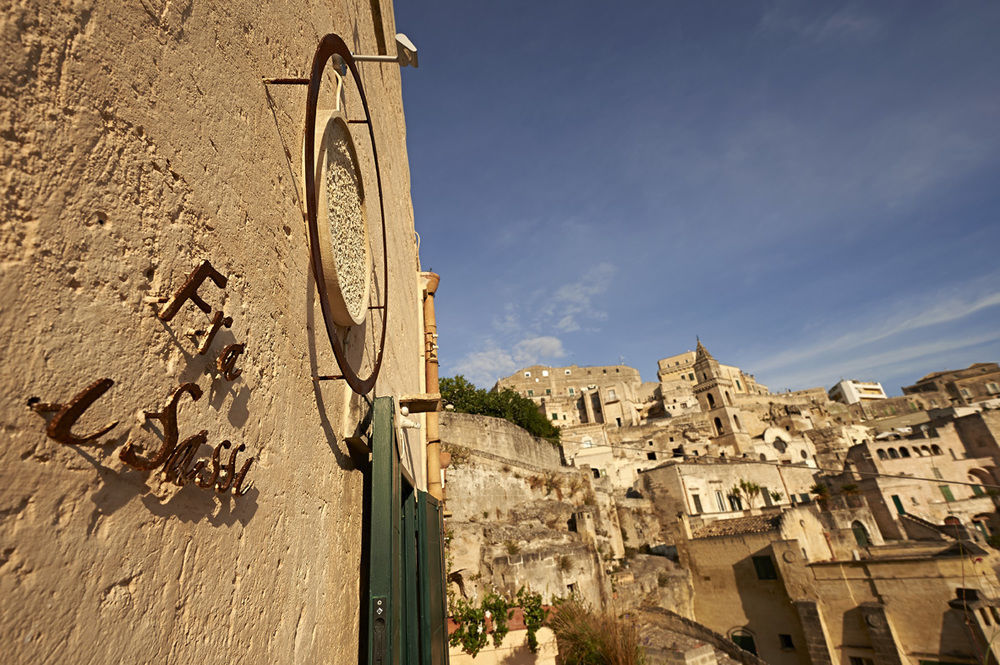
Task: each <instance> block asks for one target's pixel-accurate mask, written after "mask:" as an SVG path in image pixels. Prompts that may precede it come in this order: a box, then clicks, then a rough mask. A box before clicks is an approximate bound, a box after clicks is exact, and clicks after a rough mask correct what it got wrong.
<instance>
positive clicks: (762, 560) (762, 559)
mask: <svg viewBox="0 0 1000 665" xmlns="http://www.w3.org/2000/svg"><path fill="white" fill-rule="evenodd" d="M753 567H754V569H755V570H756V571H757V579H758V580H776V579H778V571H777V570H776V569H775V567H774V561H772V560H771V555H770V554H764V555H763V556H755V557H753Z"/></svg>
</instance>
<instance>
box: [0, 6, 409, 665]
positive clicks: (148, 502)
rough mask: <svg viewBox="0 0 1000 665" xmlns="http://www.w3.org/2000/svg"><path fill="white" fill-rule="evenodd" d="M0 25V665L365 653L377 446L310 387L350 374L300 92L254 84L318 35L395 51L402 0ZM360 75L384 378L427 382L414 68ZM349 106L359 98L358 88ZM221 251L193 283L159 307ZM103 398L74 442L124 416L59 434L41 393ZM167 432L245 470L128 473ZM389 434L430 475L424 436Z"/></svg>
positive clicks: (182, 9)
mask: <svg viewBox="0 0 1000 665" xmlns="http://www.w3.org/2000/svg"><path fill="white" fill-rule="evenodd" d="M0 20H2V23H3V24H4V25H5V30H4V31H3V34H2V38H0V39H2V43H3V48H2V49H0V61H2V62H3V67H2V68H0V72H2V73H0V124H2V126H3V130H2V132H0V146H2V147H0V163H2V172H3V185H2V186H0V187H2V189H3V190H4V195H3V197H2V202H0V207H2V214H0V228H2V232H0V238H2V241H0V290H2V292H3V293H4V294H5V295H4V304H3V308H2V312H0V339H2V342H0V344H2V346H3V351H2V353H0V357H2V358H3V366H2V376H3V379H4V382H5V386H6V389H5V390H4V392H3V397H2V400H0V419H2V422H3V430H4V432H5V444H4V446H3V447H2V450H0V476H2V477H3V478H4V479H5V482H4V483H2V486H0V553H2V556H0V597H2V598H3V608H4V609H3V612H0V650H2V652H3V654H4V657H3V660H4V662H6V663H42V662H56V661H64V662H65V661H76V660H79V661H80V662H83V661H86V662H95V663H110V662H121V663H132V662H134V663H147V662H201V663H231V662H234V661H239V662H246V663H274V662H328V661H337V662H357V659H358V645H359V631H360V630H361V628H360V617H361V614H362V612H363V608H362V607H361V606H360V601H359V595H360V594H359V585H360V583H361V579H360V578H361V574H360V570H361V559H362V531H363V487H364V473H365V472H364V468H365V465H366V464H367V462H366V460H364V459H360V458H356V457H355V456H352V448H351V446H350V445H349V444H348V440H349V439H351V438H352V437H355V436H356V435H357V434H358V431H357V428H358V425H359V423H360V422H361V421H362V419H363V417H364V415H365V413H366V410H367V405H366V403H365V402H364V400H363V399H362V398H361V397H360V396H359V395H355V394H354V393H353V392H352V391H351V390H350V389H349V388H348V387H347V385H346V384H345V382H344V381H338V380H317V377H320V376H323V375H336V374H339V372H338V363H337V361H336V359H335V357H334V354H333V352H332V351H331V346H330V342H329V340H328V339H327V337H326V331H325V330H324V327H323V314H322V312H321V311H320V306H319V302H318V298H317V285H316V282H315V280H314V277H313V273H312V271H311V269H310V248H309V243H308V239H307V229H306V225H305V223H304V217H303V206H304V200H303V197H304V192H303V185H302V178H303V173H302V161H303V160H302V153H303V146H302V137H303V120H304V117H305V112H306V111H305V102H306V91H305V88H304V87H302V86H270V87H266V86H265V85H264V84H263V83H262V78H264V77H300V76H308V75H309V71H310V63H311V62H312V59H313V55H314V52H315V51H316V48H317V44H318V43H319V41H320V39H321V38H322V37H323V36H324V35H325V34H327V33H338V34H340V35H342V36H343V37H344V39H346V40H347V41H348V42H349V43H350V45H351V48H352V49H354V50H355V51H356V52H366V53H375V54H377V53H380V52H381V53H388V52H391V50H392V49H394V45H393V35H394V34H395V32H396V29H395V26H394V18H393V7H392V4H391V2H388V1H386V0H373V1H372V2H371V3H364V4H363V5H358V4H355V3H348V2H341V1H337V0H334V1H331V2H326V3H319V4H316V3H312V4H309V3H307V4H302V3H288V4H286V3H259V2H246V1H242V0H234V1H233V2H227V3H215V4H211V3H197V2H194V3H193V2H190V1H189V0H185V1H182V2H164V1H162V0H152V1H151V2H143V3H119V2H106V1H101V0H84V1H83V2H77V3H50V2H36V1H29V2H22V3H15V4H13V5H11V4H7V5H5V6H4V8H2V9H0ZM359 67H360V70H361V76H362V79H363V83H364V85H365V86H366V87H365V94H366V95H367V101H368V106H369V108H370V110H371V114H372V123H373V125H374V127H375V137H376V141H377V150H378V159H379V163H380V170H381V186H382V197H383V202H384V207H385V215H386V242H385V248H384V250H383V246H382V243H381V227H380V226H379V217H378V214H377V212H378V207H379V206H378V200H377V194H376V192H377V189H376V187H375V186H374V184H373V183H374V182H375V179H376V176H375V172H374V162H373V159H372V157H373V155H372V149H371V147H370V146H369V144H368V143H367V141H368V134H367V129H365V126H364V125H351V131H352V133H353V137H354V143H355V144H356V146H357V151H358V155H357V161H358V164H359V168H360V173H358V174H357V176H358V177H359V178H360V181H361V182H363V183H364V186H365V190H366V197H367V200H366V201H365V202H364V205H365V206H366V207H367V209H368V213H367V214H368V216H367V222H366V223H367V227H366V228H367V229H368V234H369V237H370V238H371V246H372V253H373V259H374V261H375V262H376V265H378V262H379V261H380V260H381V257H382V256H383V254H385V253H387V255H388V282H389V284H388V286H389V289H388V291H389V293H390V294H391V296H390V299H389V300H388V307H389V310H388V323H387V332H386V343H385V353H384V357H383V359H382V366H381V372H380V373H379V375H378V379H377V383H376V385H375V391H376V392H377V394H378V395H387V396H396V397H399V396H402V395H413V394H420V393H423V392H424V383H423V382H424V344H423V336H424V331H423V321H422V311H421V299H422V296H423V293H422V282H421V279H420V275H419V257H418V256H417V246H416V242H415V237H414V220H413V213H412V209H411V204H410V183H409V169H408V163H407V155H406V146H405V126H404V117H403V108H402V102H401V91H400V76H401V73H400V69H399V67H398V66H397V65H395V64H384V63H383V64H379V63H365V64H359ZM327 72H328V73H329V72H332V67H331V68H328V69H327ZM328 84H329V80H328ZM328 84H324V85H323V87H322V88H321V90H320V94H321V103H332V100H334V99H335V95H336V91H335V90H334V88H333V87H332V84H329V85H328ZM345 98H346V104H347V108H348V110H349V111H350V112H351V113H359V114H361V111H360V107H359V98H358V94H357V92H356V90H355V89H354V88H353V87H351V86H350V85H348V87H347V90H346V92H345ZM324 99H325V100H327V101H326V102H323V101H322V100H324ZM361 115H363V114H361ZM351 117H357V116H351ZM355 184H356V183H355ZM341 186H342V185H341V184H337V185H336V187H341ZM343 187H348V188H350V187H352V185H351V184H349V183H348V184H344V185H343ZM337 191H340V190H339V189H338V190H337ZM344 191H345V192H346V193H347V194H351V195H352V196H357V192H355V191H353V190H350V191H349V190H344ZM206 261H208V262H209V263H210V266H211V267H212V268H213V269H214V271H215V272H213V273H212V274H211V275H209V276H208V277H209V278H208V279H206V280H205V281H203V282H202V283H201V285H200V287H199V288H198V291H197V295H198V297H199V298H200V300H196V299H189V300H188V301H186V302H182V303H181V305H182V306H181V307H180V308H179V310H178V311H177V312H176V316H174V317H173V318H172V319H171V320H169V321H166V320H164V318H165V317H163V316H160V314H162V313H163V308H164V307H165V306H166V303H164V301H168V300H169V299H170V297H171V296H172V295H173V294H175V293H176V292H177V291H178V290H179V289H180V288H181V286H182V285H183V284H184V283H185V280H187V279H188V277H189V276H190V275H192V274H193V273H194V272H195V271H196V270H197V269H199V267H200V266H203V265H204V262H206ZM206 274H207V273H206ZM363 277H364V276H363ZM378 279H379V280H382V276H381V273H379V277H378ZM384 286H385V284H384V282H380V287H379V288H381V287H384ZM373 288H375V287H373ZM377 290H378V289H376V291H377ZM381 292H384V289H383V291H381ZM199 309H201V311H199ZM203 312H206V313H203ZM220 312H221V315H219V316H218V317H217V319H215V318H213V316H214V315H215V314H216V313H220ZM375 316H376V314H375V313H372V314H370V315H368V318H367V319H366V323H365V325H364V327H365V331H363V332H362V331H360V329H359V332H357V333H354V334H355V335H356V337H355V338H351V339H350V340H347V341H345V344H346V345H347V347H348V351H347V355H348V357H349V358H350V360H351V361H352V362H354V363H357V364H358V366H359V367H362V366H364V365H365V363H369V368H370V366H371V363H373V357H372V352H373V349H374V347H373V346H371V345H369V344H367V343H366V342H365V339H367V338H368V337H370V336H372V335H374V334H375V333H376V332H377V325H378V320H377V319H375V318H372V317H375ZM213 337H214V339H213ZM203 347H204V353H202V352H201V351H202V348H203ZM224 352H225V355H220V354H223V353H224ZM185 384H189V385H191V386H194V387H193V388H186V389H184V390H182V391H181V392H175V391H177V390H178V388H179V386H184V385H185ZM88 386H90V389H91V392H89V393H86V391H85V389H87V388H88ZM101 390H103V392H101V393H100V394H99V395H97V397H99V398H98V399H96V400H95V401H93V403H92V404H91V405H90V406H89V408H86V409H85V411H86V412H85V413H84V414H83V416H82V417H81V418H80V419H79V422H78V423H76V424H75V426H74V427H73V428H72V430H71V431H70V434H73V435H75V436H77V437H83V436H84V435H88V434H92V433H94V432H95V431H100V430H102V429H104V428H105V425H106V424H110V423H117V424H116V425H115V426H114V427H113V428H111V429H110V431H108V432H106V433H105V434H103V435H101V436H98V437H96V438H94V439H92V440H86V441H78V440H74V439H69V438H67V437H65V436H63V435H62V434H58V433H57V435H58V436H61V437H62V438H63V439H64V440H65V441H69V442H70V443H69V444H68V445H67V444H65V442H63V443H61V442H57V441H56V440H54V439H53V438H52V437H50V436H47V429H50V431H51V428H52V423H53V420H54V419H55V418H56V417H59V415H58V414H62V416H61V417H62V418H63V420H64V421H66V420H71V419H72V418H74V417H75V414H74V413H67V412H65V410H62V411H56V410H52V409H49V410H47V409H46V407H48V406H49V405H57V406H66V405H70V404H73V403H74V402H72V400H73V398H74V396H76V395H79V394H85V393H86V394H88V395H90V396H91V397H93V396H95V393H96V392H99V391H101ZM171 395H177V396H178V399H177V400H175V401H174V402H173V403H174V404H175V405H176V418H172V417H169V416H168V415H165V414H166V413H167V412H168V411H170V406H169V405H170V404H171V400H170V397H171ZM75 403H76V404H78V405H81V406H85V405H82V404H81V403H80V402H75ZM165 405H167V407H168V408H166V409H165V408H164V407H165ZM29 407H34V408H29ZM156 417H159V418H160V420H159V421H157V420H156ZM410 419H411V420H414V421H416V423H418V424H419V423H421V422H422V420H423V416H422V415H420V414H411V415H410ZM174 425H176V428H177V429H179V432H180V436H181V437H182V438H183V437H192V436H193V437H195V438H194V439H193V441H195V442H197V441H198V438H197V437H198V436H199V433H203V434H204V437H205V438H204V439H202V440H203V441H207V444H204V445H203V446H202V450H199V451H198V456H197V457H198V458H200V459H202V460H203V461H202V464H203V468H204V469H209V468H211V465H210V463H208V466H205V465H206V461H205V460H206V456H208V457H210V456H211V454H212V447H213V446H216V445H217V444H220V442H224V441H225V442H226V445H227V446H230V448H231V451H234V452H233V454H234V455H235V464H236V467H235V468H237V469H240V468H242V465H244V464H245V463H246V461H247V460H248V459H250V458H252V459H253V462H252V465H251V466H250V467H249V468H248V470H247V472H246V475H245V476H244V477H243V478H242V479H241V480H242V481H243V482H242V484H240V485H239V487H238V488H234V490H229V491H227V492H225V493H218V494H217V493H215V492H213V491H212V490H211V489H208V490H205V489H201V488H200V487H197V486H196V485H195V484H194V483H192V482H189V483H187V484H185V485H184V486H183V487H177V486H175V485H174V484H172V483H171V482H169V478H168V479H164V477H162V476H161V474H160V473H159V472H157V471H153V472H146V471H140V470H137V469H134V468H131V467H130V466H127V465H126V464H125V463H124V462H123V460H122V457H123V456H128V454H129V453H128V451H131V452H132V453H134V454H139V455H142V454H147V455H148V454H150V452H151V451H154V450H156V447H157V446H158V445H159V442H160V440H161V439H160V437H168V438H169V437H171V436H176V435H177V432H176V431H174V432H171V428H172V427H173V426H174ZM56 429H58V427H56ZM362 434H363V431H362ZM397 436H398V441H399V445H400V448H401V451H402V452H403V454H404V457H406V458H407V459H408V460H409V461H410V466H409V472H410V473H411V475H412V476H414V481H415V482H416V483H417V485H418V487H423V486H424V482H423V480H422V478H423V468H424V457H423V455H424V447H423V440H422V430H421V429H416V428H407V429H401V430H399V432H398V433H397ZM229 442H231V444H230V443H229ZM130 444H131V447H130ZM224 454H225V457H224V458H223V461H225V460H227V459H228V457H229V454H230V453H229V452H228V451H227V452H226V453H224ZM220 477H225V478H229V479H230V480H233V479H234V478H233V474H232V471H230V472H228V473H226V474H225V475H223V476H220ZM198 478H199V479H201V478H202V476H201V475H199V476H198ZM220 482H221V481H220ZM251 484H252V487H251ZM236 489H238V491H239V493H242V495H241V496H235V495H234V494H233V491H235V490H236Z"/></svg>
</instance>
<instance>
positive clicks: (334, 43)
mask: <svg viewBox="0 0 1000 665" xmlns="http://www.w3.org/2000/svg"><path fill="white" fill-rule="evenodd" d="M334 55H339V56H340V57H341V58H343V60H344V63H346V65H347V68H348V69H350V70H351V75H352V76H353V77H354V85H355V87H356V88H357V90H358V96H359V97H360V98H361V106H362V107H363V108H364V111H365V124H367V125H368V136H369V138H370V140H371V146H372V160H373V161H374V163H375V182H376V185H377V188H378V207H379V217H380V219H381V221H382V302H381V303H378V304H380V305H381V310H382V335H381V339H380V340H379V346H378V352H377V353H376V356H375V365H374V367H372V371H371V374H369V375H368V377H367V378H364V379H362V378H361V377H359V376H358V374H357V372H356V371H355V370H354V368H352V367H351V366H350V364H349V363H348V362H347V356H346V354H345V353H344V345H343V343H342V342H341V341H340V337H338V336H337V324H336V323H335V322H334V321H333V319H332V318H331V315H330V301H329V297H328V295H327V292H326V280H325V279H324V278H323V264H322V257H321V255H320V245H319V225H318V223H317V207H318V201H317V197H316V174H315V161H316V143H315V142H316V103H317V102H318V101H319V87H320V83H322V80H323V70H324V69H325V68H326V63H327V62H328V61H329V60H330V58H331V56H334ZM304 152H305V155H304V157H305V159H304V162H305V166H306V168H305V190H306V221H307V223H308V225H309V250H310V251H309V255H310V259H311V261H310V262H311V263H312V270H313V277H314V278H315V280H316V292H317V293H318V294H319V303H320V307H321V309H322V310H323V322H324V323H325V324H326V334H327V337H329V338H330V345H331V346H332V347H333V355H334V356H336V358H337V364H338V365H339V366H340V371H341V374H342V375H343V378H344V380H345V381H347V384H348V385H349V386H350V387H351V390H353V391H354V392H356V393H358V394H360V395H365V394H367V393H370V392H371V390H372V388H374V387H375V380H376V379H377V378H378V373H379V370H380V369H381V368H382V354H383V351H385V331H386V328H387V323H388V320H389V245H388V243H387V242H386V230H385V203H384V201H383V198H382V174H381V172H380V171H379V167H378V152H377V148H376V146H375V130H374V128H373V127H372V116H371V113H370V112H369V110H368V101H367V99H365V89H364V87H363V86H362V85H361V75H360V74H359V73H358V67H357V64H356V63H355V62H354V56H353V55H352V54H351V50H350V49H349V48H347V44H346V43H344V40H343V39H341V38H340V37H339V36H337V35H335V34H329V35H326V36H325V37H323V39H321V40H320V42H319V46H317V47H316V54H315V55H314V56H313V63H312V73H311V74H310V75H309V92H308V94H307V96H306V128H305V149H304ZM369 278H370V276H369ZM377 309H379V308H378V307H375V308H369V311H377ZM374 318H375V317H374V316H372V320H374Z"/></svg>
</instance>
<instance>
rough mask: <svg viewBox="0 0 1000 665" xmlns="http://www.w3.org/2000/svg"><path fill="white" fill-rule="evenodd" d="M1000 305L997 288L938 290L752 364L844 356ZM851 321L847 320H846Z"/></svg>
mask: <svg viewBox="0 0 1000 665" xmlns="http://www.w3.org/2000/svg"><path fill="white" fill-rule="evenodd" d="M998 305H1000V292H998V291H993V292H989V293H985V294H981V295H978V296H973V297H971V298H970V297H966V298H961V297H957V296H956V295H955V294H954V293H949V292H939V293H935V294H932V295H931V296H930V297H924V298H921V299H920V301H916V302H910V303H909V304H908V307H906V308H905V309H903V311H899V312H896V313H894V314H889V315H887V316H886V317H885V318H883V319H881V320H879V321H878V322H875V323H870V324H868V325H865V326H861V327H859V326H856V325H851V326H849V330H848V331H847V332H845V333H843V334H841V335H839V336H837V337H834V338H829V339H825V340H821V341H818V342H814V343H812V344H807V345H805V346H802V347H799V348H794V349H790V350H787V351H784V352H782V353H779V354H777V355H774V356H771V357H770V358H766V359H764V360H762V361H761V362H758V363H756V364H755V369H756V370H757V371H759V372H768V371H774V370H782V369H785V368H789V367H793V366H802V365H808V364H810V362H811V361H815V360H816V359H818V358H821V357H823V356H830V355H837V356H839V357H840V358H843V357H844V356H845V355H847V354H848V353H849V352H851V351H854V350H856V349H859V348H862V347H864V346H868V345H871V344H875V343H877V342H881V341H884V340H888V339H890V338H892V337H895V336H897V335H900V334H902V333H906V332H913V331H917V330H920V329H922V328H928V327H930V326H935V325H940V324H946V323H951V322H953V321H958V320H961V319H964V318H966V317H968V316H971V315H972V314H975V313H976V312H979V311H981V310H985V309H988V308H991V307H996V306H998ZM845 323H850V322H845Z"/></svg>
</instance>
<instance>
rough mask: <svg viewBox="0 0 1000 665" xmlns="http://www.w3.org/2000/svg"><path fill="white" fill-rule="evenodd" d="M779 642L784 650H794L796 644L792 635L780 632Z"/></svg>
mask: <svg viewBox="0 0 1000 665" xmlns="http://www.w3.org/2000/svg"><path fill="white" fill-rule="evenodd" d="M778 644H779V645H780V646H781V650H782V651H794V650H795V644H793V643H792V636H791V635H788V634H787V633H778Z"/></svg>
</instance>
